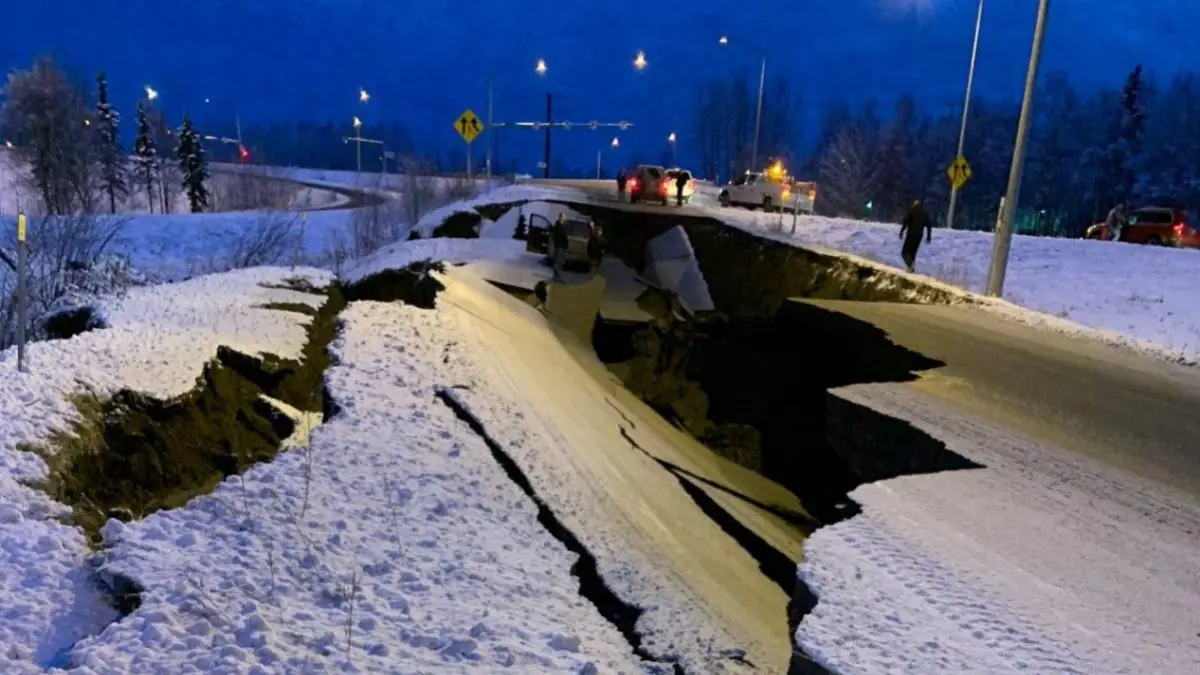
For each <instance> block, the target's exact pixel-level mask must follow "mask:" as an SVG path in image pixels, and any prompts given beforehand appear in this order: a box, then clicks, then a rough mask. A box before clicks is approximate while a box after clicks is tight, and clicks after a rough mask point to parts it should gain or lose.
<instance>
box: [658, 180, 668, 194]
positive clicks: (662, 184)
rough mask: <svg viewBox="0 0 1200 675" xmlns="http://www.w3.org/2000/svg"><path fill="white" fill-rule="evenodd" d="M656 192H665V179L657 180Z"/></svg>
mask: <svg viewBox="0 0 1200 675" xmlns="http://www.w3.org/2000/svg"><path fill="white" fill-rule="evenodd" d="M658 193H659V194H663V195H665V194H667V181H666V180H660V181H658Z"/></svg>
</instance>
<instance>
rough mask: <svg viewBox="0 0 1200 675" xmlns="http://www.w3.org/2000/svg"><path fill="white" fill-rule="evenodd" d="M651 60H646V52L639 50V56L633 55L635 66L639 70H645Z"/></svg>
mask: <svg viewBox="0 0 1200 675" xmlns="http://www.w3.org/2000/svg"><path fill="white" fill-rule="evenodd" d="M648 65H650V62H649V61H647V60H646V52H644V51H642V50H640V49H639V50H638V53H637V56H635V57H633V67H634V68H637V69H638V70H645V69H646V66H648Z"/></svg>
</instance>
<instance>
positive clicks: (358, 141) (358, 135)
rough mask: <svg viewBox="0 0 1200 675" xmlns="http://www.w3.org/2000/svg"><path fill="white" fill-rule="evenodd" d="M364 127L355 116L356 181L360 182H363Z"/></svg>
mask: <svg viewBox="0 0 1200 675" xmlns="http://www.w3.org/2000/svg"><path fill="white" fill-rule="evenodd" d="M362 125H363V123H362V120H360V119H358V116H357V115H355V117H354V147H356V148H357V150H356V154H357V162H356V164H355V169H354V172H355V173H356V174H357V176H355V180H356V181H358V182H361V179H362Z"/></svg>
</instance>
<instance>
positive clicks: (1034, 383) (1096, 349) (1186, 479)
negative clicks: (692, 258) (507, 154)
mask: <svg viewBox="0 0 1200 675" xmlns="http://www.w3.org/2000/svg"><path fill="white" fill-rule="evenodd" d="M531 182H533V183H539V184H543V185H547V186H561V187H568V188H573V189H576V190H581V191H584V192H585V193H587V194H588V196H589V197H591V198H592V199H594V200H595V201H597V202H605V201H607V202H611V203H612V204H613V205H614V206H618V203H617V202H616V198H615V195H616V187H615V184H614V181H611V180H610V181H595V180H562V181H554V180H551V181H531ZM621 208H622V210H628V211H642V210H655V211H661V210H663V207H662V206H658V205H638V206H630V205H628V204H626V205H623V206H621ZM667 208H669V209H674V207H667ZM718 210H719V207H712V208H705V207H703V206H690V207H687V206H685V207H683V209H682V210H681V211H680V213H681V215H682V214H687V215H699V216H708V217H713V216H716V215H719V214H718V213H716V211H718ZM804 302H811V303H812V304H815V305H818V306H820V307H823V308H825V309H829V310H832V311H836V312H840V313H842V314H845V315H847V316H850V317H853V318H855V319H858V320H860V321H865V322H867V323H870V324H872V325H874V326H876V327H878V328H880V329H882V330H883V331H885V332H886V333H887V334H888V335H889V336H890V337H891V339H892V340H893V341H894V342H896V343H897V344H900V345H902V346H904V347H907V348H909V349H911V350H913V351H916V352H918V353H921V354H924V355H925V356H927V357H929V358H932V359H937V360H939V361H942V362H944V363H945V364H946V365H945V366H944V367H942V368H938V369H935V370H932V371H929V372H925V373H921V379H920V381H919V382H918V383H917V384H916V386H917V387H919V388H920V389H921V390H923V391H926V392H928V393H930V394H933V395H935V396H937V397H938V398H939V399H942V400H944V401H946V402H947V403H949V404H951V405H953V406H955V407H958V408H960V409H963V410H965V411H968V412H970V413H972V414H974V415H976V416H979V417H981V418H983V419H987V420H990V421H993V422H998V423H1000V424H1003V425H1004V426H1007V427H1010V428H1012V429H1014V430H1016V431H1018V432H1020V433H1023V434H1025V435H1027V436H1029V437H1031V438H1034V439H1037V440H1039V441H1042V442H1045V443H1048V444H1052V445H1055V446H1058V447H1061V448H1064V449H1067V450H1070V451H1073V452H1076V453H1078V454H1081V455H1085V456H1087V457H1090V458H1092V459H1095V460H1098V461H1100V462H1103V463H1105V464H1107V465H1109V466H1112V467H1115V468H1117V469H1120V470H1122V471H1128V472H1131V473H1133V474H1135V475H1137V476H1141V477H1143V478H1147V479H1150V480H1153V481H1156V482H1159V483H1163V484H1166V485H1169V486H1172V487H1174V488H1176V489H1179V490H1182V491H1184V492H1186V493H1187V494H1189V495H1190V496H1191V497H1192V498H1193V499H1195V500H1197V502H1198V503H1200V369H1198V368H1194V367H1187V366H1180V365H1176V364H1171V363H1167V362H1165V361H1160V360H1156V359H1154V358H1151V357H1147V356H1143V355H1141V354H1137V353H1134V352H1132V351H1129V350H1127V349H1122V348H1119V347H1112V346H1108V345H1104V344H1101V343H1099V342H1097V341H1095V340H1091V339H1088V338H1085V337H1078V336H1069V335H1065V334H1061V333H1055V332H1052V331H1049V330H1047V329H1043V328H1036V327H1032V326H1028V325H1025V324H1022V323H1020V322H1017V321H1011V320H1007V319H1005V318H1003V317H1001V316H999V315H996V314H992V313H990V312H988V311H986V310H983V309H980V308H977V307H970V306H965V305H964V306H944V305H906V304H893V303H878V302H855V301H819V300H804Z"/></svg>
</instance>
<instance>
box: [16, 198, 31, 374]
mask: <svg viewBox="0 0 1200 675" xmlns="http://www.w3.org/2000/svg"><path fill="white" fill-rule="evenodd" d="M25 239H26V237H25V214H24V213H18V214H17V370H18V371H20V372H22V373H27V372H29V369H28V367H27V366H26V364H25V322H26V320H27V319H26V311H27V306H28V304H29V298H28V297H27V296H28V294H29V290H28V289H27V288H26V281H25V271H26V270H25V266H26V264H27V259H28V257H29V254H28V243H27V242H26V241H25Z"/></svg>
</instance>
